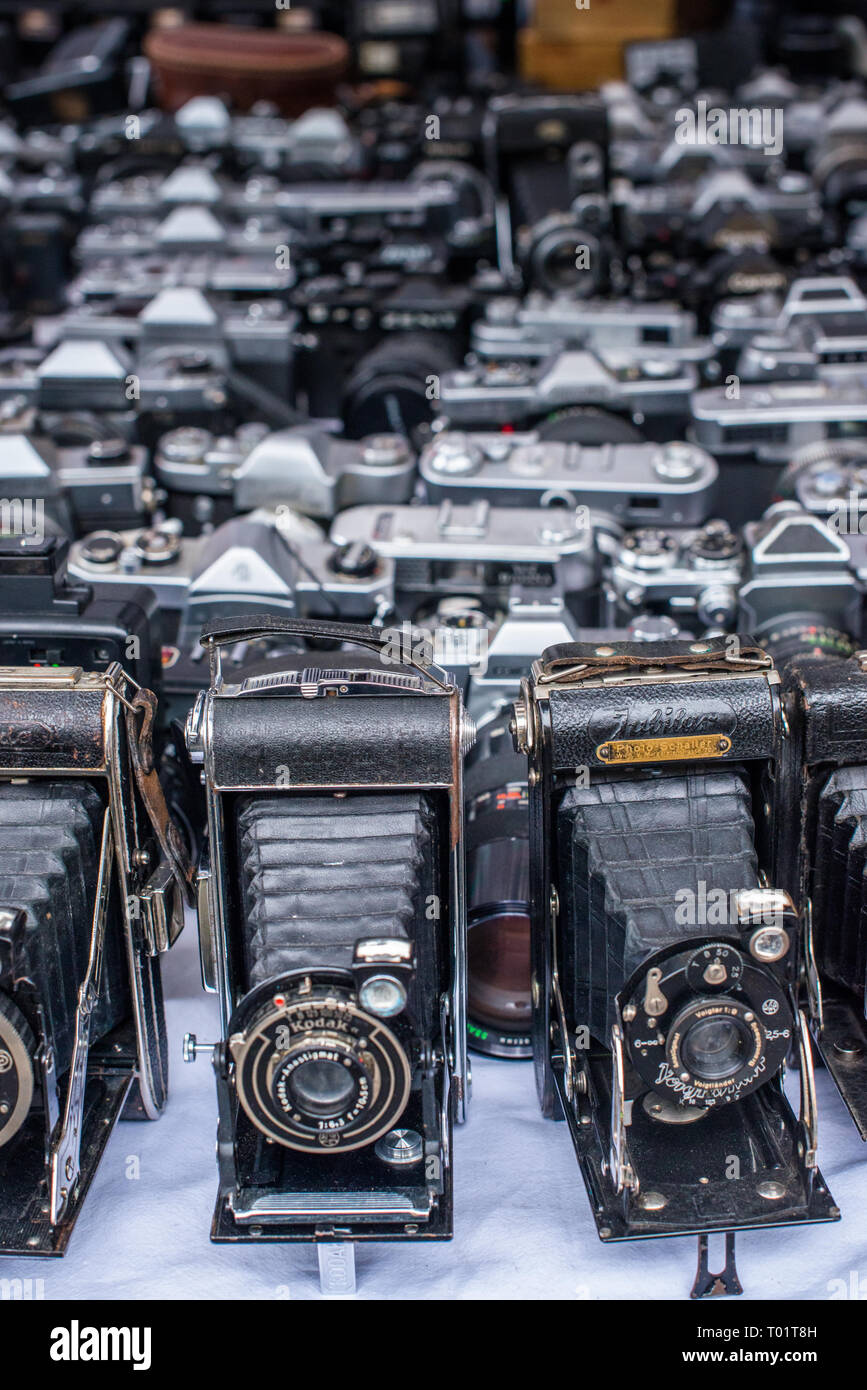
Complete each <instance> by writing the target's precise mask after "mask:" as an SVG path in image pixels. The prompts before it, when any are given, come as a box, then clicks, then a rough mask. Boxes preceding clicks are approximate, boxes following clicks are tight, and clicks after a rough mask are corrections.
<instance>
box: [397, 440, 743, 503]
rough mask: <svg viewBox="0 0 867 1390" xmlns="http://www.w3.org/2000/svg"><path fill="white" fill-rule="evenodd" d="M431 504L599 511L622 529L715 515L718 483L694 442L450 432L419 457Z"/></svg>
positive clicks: (706, 457)
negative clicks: (470, 502) (580, 440)
mask: <svg viewBox="0 0 867 1390" xmlns="http://www.w3.org/2000/svg"><path fill="white" fill-rule="evenodd" d="M419 477H420V479H421V482H422V484H423V486H424V489H425V492H426V494H427V497H428V499H429V501H431V502H439V501H442V500H444V499H446V498H451V499H453V500H454V501H459V500H461V499H463V498H467V499H468V498H470V497H472V498H473V499H474V500H476V499H484V500H486V501H489V502H491V503H492V504H494V505H497V506H509V505H513V506H522V507H551V506H555V507H565V508H567V509H569V508H572V509H574V508H575V507H581V506H583V507H585V508H592V509H594V510H596V511H599V512H606V513H608V514H610V515H611V516H613V517H615V518H616V520H617V521H618V522H619V523H621V524H622V525H632V526H635V525H641V524H642V522H647V521H649V520H657V521H659V522H660V523H661V524H665V523H668V524H670V525H674V526H688V525H695V524H696V523H699V522H702V521H704V520H705V518H706V517H707V516H708V514H709V512H710V511H711V510H712V507H713V503H714V497H715V490H716V484H717V478H718V470H717V466H716V463H715V462H714V460H713V459H712V458H711V456H710V454H707V453H705V451H704V450H703V449H698V448H696V446H695V445H692V444H683V443H677V442H672V443H668V444H602V445H600V446H599V447H594V446H591V445H587V446H585V445H581V444H564V443H561V442H560V441H558V440H546V439H544V438H540V437H539V434H537V433H527V434H523V433H522V434H487V433H483V432H478V433H464V432H463V431H461V430H443V431H442V432H441V433H439V434H437V435H436V436H435V437H434V439H433V442H432V443H431V444H428V445H427V446H426V447H425V448H424V449H423V450H422V453H421V455H420V457H419Z"/></svg>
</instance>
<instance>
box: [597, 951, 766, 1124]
mask: <svg viewBox="0 0 867 1390" xmlns="http://www.w3.org/2000/svg"><path fill="white" fill-rule="evenodd" d="M708 962H710V964H711V965H712V966H713V965H716V966H717V967H718V972H717V973H718V978H719V989H718V991H715V990H714V988H713V987H714V985H715V984H716V983H717V979H716V977H715V975H714V974H713V973H712V972H711V971H709V970H708V969H707V965H708ZM652 967H656V968H655V969H654V970H653V972H652V973H651V968H652ZM702 972H704V973H702ZM622 999H623V1001H624V1003H623V1010H622V1017H623V1020H624V1038H625V1042H626V1045H627V1048H628V1051H629V1055H630V1058H631V1060H632V1063H633V1065H634V1066H635V1069H636V1071H637V1072H638V1073H639V1075H640V1076H641V1079H642V1081H643V1082H644V1083H645V1085H647V1086H648V1087H649V1088H650V1089H651V1090H653V1091H656V1092H658V1094H659V1095H660V1096H664V1097H665V1098H666V1099H667V1100H669V1101H673V1102H674V1103H675V1104H679V1105H686V1106H697V1107H701V1108H709V1107H712V1106H716V1105H724V1104H727V1103H728V1102H730V1101H737V1100H741V1099H742V1098H743V1097H744V1096H746V1095H749V1094H750V1093H751V1092H753V1091H755V1090H757V1089H758V1088H759V1087H760V1086H762V1085H764V1084H765V1082H767V1081H770V1080H771V1079H772V1078H773V1077H774V1076H776V1075H777V1074H778V1072H779V1070H780V1068H781V1066H782V1064H783V1062H784V1061H785V1058H786V1054H787V1052H788V1050H789V1046H790V1044H791V1041H792V1037H793V1034H794V1019H793V1016H792V1011H791V1008H790V1005H789V1001H788V998H787V994H786V990H785V987H784V985H783V984H782V981H781V979H780V977H779V975H778V974H777V973H775V971H774V970H773V969H772V968H769V967H763V966H760V965H758V964H757V963H756V962H755V961H753V960H752V959H751V958H750V957H749V956H748V955H747V954H746V953H745V951H744V950H742V949H740V948H739V947H738V946H737V945H736V944H735V943H734V942H724V941H717V942H714V941H710V942H705V943H699V942H695V941H694V942H692V943H691V944H690V945H688V946H687V947H686V949H681V950H679V951H674V952H670V953H668V955H664V954H660V955H657V956H655V957H652V958H651V959H650V960H649V961H647V962H646V964H645V966H644V967H643V968H642V970H641V972H640V973H639V974H638V975H637V976H633V980H632V983H631V984H630V985H629V986H627V989H626V990H625V991H624V993H623V996H622Z"/></svg>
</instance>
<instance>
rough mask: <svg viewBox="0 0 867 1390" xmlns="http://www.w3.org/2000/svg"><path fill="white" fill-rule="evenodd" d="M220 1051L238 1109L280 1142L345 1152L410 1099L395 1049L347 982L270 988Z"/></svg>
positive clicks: (389, 1124) (372, 1138)
mask: <svg viewBox="0 0 867 1390" xmlns="http://www.w3.org/2000/svg"><path fill="white" fill-rule="evenodd" d="M308 986H309V982H308ZM229 1050H230V1054H231V1057H232V1060H233V1062H234V1064H235V1086H236V1090H237V1094H238V1099H239V1101H240V1103H241V1105H242V1107H243V1109H244V1110H245V1112H246V1114H247V1115H248V1116H249V1118H250V1120H251V1121H252V1122H253V1124H254V1125H255V1126H256V1127H257V1129H259V1130H261V1132H262V1133H263V1134H265V1135H267V1136H268V1138H270V1139H274V1140H276V1142H277V1143H279V1144H283V1145H285V1146H286V1147H287V1148H291V1149H301V1150H303V1151H305V1152H307V1153H322V1152H338V1151H339V1152H346V1151H348V1150H350V1149H357V1148H362V1147H365V1146H367V1145H369V1144H374V1143H375V1142H376V1140H377V1139H379V1138H381V1137H382V1135H383V1134H386V1133H387V1132H388V1131H389V1130H390V1129H393V1128H394V1126H395V1125H396V1124H397V1122H398V1120H399V1119H400V1117H401V1115H402V1114H403V1111H404V1109H405V1108H406V1104H407V1101H408V1099H409V1091H410V1082H411V1071H410V1064H409V1060H408V1058H407V1055H406V1052H405V1050H404V1048H403V1046H402V1045H401V1043H400V1042H399V1040H398V1038H397V1037H396V1036H395V1034H394V1033H393V1032H392V1031H391V1029H390V1028H387V1027H386V1026H385V1025H384V1024H383V1022H382V1020H381V1019H378V1018H375V1017H374V1016H373V1015H372V1014H368V1013H365V1012H364V1011H363V1010H362V1009H360V1008H359V1007H358V1004H357V1003H356V1002H355V999H354V996H353V992H352V991H351V990H350V989H349V988H347V989H346V990H342V989H339V988H334V987H328V986H324V987H320V988H316V987H313V988H312V989H311V988H309V987H306V988H304V989H301V988H299V987H298V986H297V985H296V986H295V987H294V989H292V990H288V989H287V990H285V991H284V990H281V989H279V988H278V987H275V989H274V991H273V993H272V995H271V997H270V999H269V1000H268V1002H267V1003H265V1004H264V1005H263V1006H262V1007H261V1008H259V1009H258V1010H257V1011H256V1012H255V1013H254V1015H253V1017H252V1018H251V1020H250V1022H249V1023H248V1024H247V1025H246V1026H243V1027H242V1029H241V1030H240V1031H235V1030H234V1029H233V1030H232V1033H231V1036H230V1038H229Z"/></svg>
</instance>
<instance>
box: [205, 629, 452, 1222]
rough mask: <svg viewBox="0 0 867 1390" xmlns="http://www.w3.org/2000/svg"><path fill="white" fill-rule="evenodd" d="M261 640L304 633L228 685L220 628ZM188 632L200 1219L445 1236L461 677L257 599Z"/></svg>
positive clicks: (377, 638) (380, 640)
mask: <svg viewBox="0 0 867 1390" xmlns="http://www.w3.org/2000/svg"><path fill="white" fill-rule="evenodd" d="M262 637H270V638H282V639H286V638H306V639H315V640H316V643H317V650H316V651H315V652H312V653H311V652H303V653H299V654H298V655H292V654H291V653H290V654H289V655H286V656H282V657H279V658H276V659H273V660H271V661H269V662H265V663H263V664H262V665H261V666H257V667H251V668H250V669H249V670H248V671H247V672H246V674H245V675H244V678H243V679H241V680H240V681H239V682H238V683H236V684H230V683H229V682H228V681H227V680H225V679H224V677H223V673H222V669H221V662H220V654H221V650H222V648H223V647H224V646H225V645H226V644H227V643H235V642H238V641H240V640H244V641H250V640H258V639H260V638H262ZM202 642H203V644H204V645H205V647H206V648H207V649H208V650H209V652H210V655H211V660H212V679H211V688H210V689H209V690H208V691H207V692H203V693H202V694H201V695H200V696H199V699H198V701H197V704H196V706H195V709H194V710H193V712H192V713H191V716H190V720H189V723H188V731H187V743H188V748H189V750H190V753H191V756H192V758H193V760H194V761H198V762H200V763H201V764H202V766H203V769H204V776H205V783H206V794H207V807H208V836H209V855H210V857H209V862H205V863H203V864H202V866H201V867H200V873H199V930H200V945H201V955H202V969H203V976H204V979H205V983H206V986H207V987H208V988H210V989H212V990H215V991H216V993H217V994H218V995H219V1000H220V1008H221V1025H222V1037H221V1040H220V1042H219V1043H218V1044H217V1045H216V1046H215V1048H214V1068H215V1071H216V1076H217V1093H218V1100H219V1115H220V1118H219V1141H218V1161H219V1175H220V1187H219V1195H218V1199H217V1206H216V1210H215V1214H214V1221H213V1226H212V1230H211V1235H212V1238H213V1239H214V1240H217V1241H233V1240H327V1241H345V1240H349V1239H354V1240H362V1239H370V1240H373V1239H375V1240H382V1239H389V1238H399V1237H416V1238H423V1237H426V1236H427V1237H437V1238H448V1237H449V1236H451V1231H452V1170H451V1130H452V1120H453V1118H454V1117H457V1118H459V1119H462V1118H463V1116H464V1112H465V1107H466V1101H467V1067H466V1061H465V1048H466V1038H465V1026H466V1025H465V1000H464V994H465V977H466V964H465V932H466V922H465V908H464V888H463V863H462V858H461V855H462V818H463V804H462V749H463V747H464V745H465V743H466V742H467V740H468V736H469V728H470V726H469V724H468V721H467V719H466V716H465V715H464V713H463V709H462V705H461V699H460V695H459V693H458V691H457V690H456V689H455V688H454V687H453V686H451V685H450V684H448V682H447V681H446V679H445V678H444V677H443V675H442V673H440V672H439V670H438V668H436V667H430V668H424V667H420V666H413V665H412V660H411V658H409V659H408V663H407V664H406V665H404V664H402V660H401V662H396V661H390V660H389V659H388V657H387V654H386V651H385V648H386V647H387V639H386V636H385V635H384V633H383V632H382V631H380V630H378V629H374V628H367V627H361V626H356V625H353V624H348V623H339V622H321V623H320V622H314V621H310V620H304V619H298V620H293V619H282V618H270V619H269V618H268V617H263V616H261V615H258V616H253V617H250V618H244V617H241V618H236V619H224V620H219V621H214V622H212V623H210V624H209V625H208V626H207V627H206V628H205V629H204V632H203V634H202ZM342 643H351V644H357V645H359V646H360V647H362V648H366V649H367V652H366V653H364V652H362V653H359V652H353V651H345V650H340V646H341V644H342ZM371 653H372V654H371ZM197 1050H198V1044H196V1042H195V1039H192V1038H191V1039H188V1042H187V1056H188V1057H189V1058H190V1059H192V1057H194V1056H195V1053H196V1051H197Z"/></svg>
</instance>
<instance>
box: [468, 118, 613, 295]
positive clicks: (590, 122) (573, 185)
mask: <svg viewBox="0 0 867 1390" xmlns="http://www.w3.org/2000/svg"><path fill="white" fill-rule="evenodd" d="M606 138H607V116H606V111H605V106H604V104H603V102H602V101H600V100H599V99H598V98H597V97H595V96H589V95H588V96H538V95H529V94H527V95H524V94H522V95H509V96H497V97H494V98H492V99H491V101H490V102H489V103H488V113H487V117H486V122H485V145H486V164H487V168H488V172H489V177H490V179H491V182H492V183H493V185H494V188H495V190H496V192H497V197H498V202H497V246H498V253H499V266H500V270H501V271H502V272H503V274H504V275H505V276H506V279H507V280H511V281H512V282H513V283H520V282H522V281H523V283H524V284H525V285H526V286H528V287H529V288H532V289H539V290H543V291H545V292H546V293H549V294H550V293H556V292H557V291H559V290H569V291H571V292H574V293H577V294H579V295H592V294H594V293H598V292H599V290H600V289H601V288H602V287H603V286H604V285H605V284H606V283H607V278H608V271H609V266H608V262H609V259H610V248H609V247H608V245H607V242H606V237H605V234H604V231H605V217H604V212H605V208H604V200H602V201H600V199H599V197H598V196H597V195H598V194H599V193H600V191H601V190H602V188H603V187H604V179H605V146H606ZM576 200H578V201H577V203H576ZM579 248H582V250H583V254H581V255H579Z"/></svg>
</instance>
